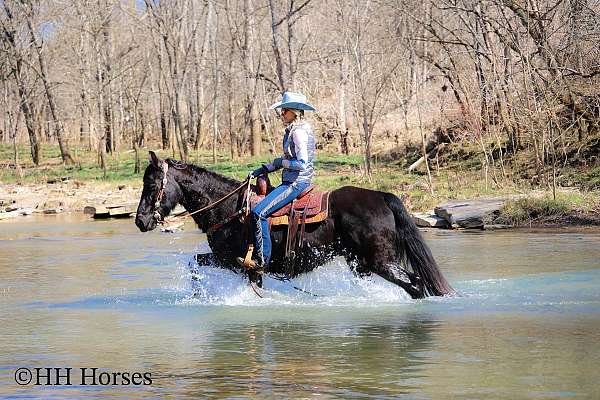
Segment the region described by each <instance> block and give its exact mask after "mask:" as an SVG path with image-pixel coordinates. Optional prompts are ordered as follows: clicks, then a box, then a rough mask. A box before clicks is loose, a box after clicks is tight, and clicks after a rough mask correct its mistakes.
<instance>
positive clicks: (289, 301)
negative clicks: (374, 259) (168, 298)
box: [177, 260, 413, 306]
mask: <svg viewBox="0 0 600 400" xmlns="http://www.w3.org/2000/svg"><path fill="white" fill-rule="evenodd" d="M187 265H188V267H187V271H186V270H185V269H183V268H181V266H180V275H179V278H178V281H179V282H181V283H183V282H184V281H185V280H186V279H187V282H189V289H190V296H188V297H187V298H185V299H183V300H180V301H178V302H177V303H178V304H184V305H193V304H198V305H226V306H265V305H269V306H271V305H325V306H377V305H383V304H388V305H389V304H398V303H411V302H413V301H412V300H411V299H410V297H409V296H408V294H407V293H406V292H405V291H404V290H402V289H401V288H400V287H398V286H396V285H394V284H392V283H390V282H387V281H385V280H384V279H383V278H380V277H379V276H376V275H373V276H369V277H364V278H359V277H357V276H355V275H354V274H353V273H352V272H351V271H350V269H349V268H348V266H347V265H346V263H345V262H343V261H342V260H334V261H333V262H331V263H328V264H326V265H324V266H322V267H320V268H317V269H316V270H314V271H312V272H309V273H307V274H304V275H301V276H299V277H296V278H294V279H291V280H285V281H281V280H278V279H276V278H274V277H271V276H269V275H265V276H264V277H263V288H262V289H258V292H259V294H260V295H261V296H262V298H261V297H259V296H258V295H257V294H256V293H254V290H253V289H252V288H251V287H250V285H249V284H248V281H247V279H245V278H244V277H243V276H242V275H239V274H236V273H234V272H232V271H229V270H225V269H221V268H216V267H214V266H210V265H197V264H196V263H195V261H189V260H188V262H187ZM181 279H182V280H181ZM184 284H185V283H184Z"/></svg>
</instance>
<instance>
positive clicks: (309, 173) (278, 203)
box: [237, 92, 315, 269]
mask: <svg viewBox="0 0 600 400" xmlns="http://www.w3.org/2000/svg"><path fill="white" fill-rule="evenodd" d="M270 108H271V109H281V120H282V121H283V123H284V125H285V130H284V133H283V156H282V157H278V158H276V159H274V160H273V162H271V163H269V164H264V165H263V166H261V167H260V168H257V169H256V170H254V171H253V172H252V173H250V174H249V175H248V178H249V179H252V178H256V177H258V176H260V175H262V174H264V173H267V172H273V171H276V170H278V169H280V168H283V172H282V177H281V185H279V186H277V187H276V188H275V189H273V191H272V192H271V193H269V194H268V195H267V196H265V198H264V199H262V200H261V201H260V202H259V203H258V204H257V205H256V206H255V207H254V208H253V209H252V211H251V221H252V222H251V226H252V230H253V233H254V245H255V249H256V255H255V257H253V260H252V261H250V265H249V267H250V268H259V269H266V268H267V266H268V264H269V260H270V258H271V234H270V232H269V222H268V220H267V218H268V217H269V216H270V215H271V214H272V213H274V212H275V211H277V210H279V209H280V208H282V207H283V206H285V205H286V204H288V203H291V202H292V200H294V199H295V198H296V197H298V195H300V194H301V193H302V192H303V191H304V190H305V189H306V188H308V187H309V186H310V184H311V181H312V178H313V175H314V170H313V160H314V155H315V135H314V133H313V128H312V126H311V125H310V124H309V123H308V121H306V120H305V119H304V111H305V110H308V111H314V110H315V108H314V107H313V106H311V105H310V104H308V103H307V102H306V96H304V95H303V94H301V93H294V92H285V93H284V94H283V97H282V99H281V101H280V102H277V103H275V104H273V105H272V106H271V107H270ZM237 262H238V263H240V264H242V265H243V263H244V259H243V258H242V257H238V258H237Z"/></svg>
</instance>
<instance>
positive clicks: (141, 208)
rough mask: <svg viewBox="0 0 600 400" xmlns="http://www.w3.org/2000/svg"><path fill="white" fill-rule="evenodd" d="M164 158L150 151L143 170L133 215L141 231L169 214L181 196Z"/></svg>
mask: <svg viewBox="0 0 600 400" xmlns="http://www.w3.org/2000/svg"><path fill="white" fill-rule="evenodd" d="M173 175H174V174H173V172H172V170H171V169H169V163H168V162H167V161H166V160H160V159H159V158H158V157H157V156H156V154H154V152H153V151H151V152H150V164H149V165H148V167H147V168H146V171H145V172H144V188H143V190H142V197H141V198H140V204H139V205H138V208H137V213H136V215H135V224H136V225H137V227H138V228H139V229H140V231H142V232H146V231H151V230H153V229H154V228H156V224H157V223H158V222H159V221H160V220H162V219H163V218H164V217H166V216H167V215H169V213H170V212H171V211H173V209H174V208H175V206H176V205H177V203H178V202H179V200H180V199H181V197H182V192H181V187H180V186H179V184H178V183H177V182H176V181H175V179H174V176H173Z"/></svg>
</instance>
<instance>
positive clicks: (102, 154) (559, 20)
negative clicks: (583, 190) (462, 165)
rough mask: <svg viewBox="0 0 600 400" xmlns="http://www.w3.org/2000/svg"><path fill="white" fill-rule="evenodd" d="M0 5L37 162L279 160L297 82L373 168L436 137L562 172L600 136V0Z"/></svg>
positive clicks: (7, 131) (14, 87)
mask: <svg viewBox="0 0 600 400" xmlns="http://www.w3.org/2000/svg"><path fill="white" fill-rule="evenodd" d="M0 5H1V6H0V7H1V11H0V21H1V27H0V66H1V68H0V87H1V90H2V92H1V96H0V98H1V100H0V104H1V107H2V109H3V111H4V112H3V113H2V114H1V117H2V121H0V141H2V142H4V143H7V144H10V143H12V144H14V145H15V146H16V145H17V144H19V143H29V146H30V149H31V157H32V160H33V162H34V163H35V164H38V163H40V161H41V160H40V144H41V143H43V142H52V143H58V144H59V146H60V150H61V155H62V159H63V162H64V163H72V162H73V161H74V156H73V154H72V152H71V151H70V147H71V148H72V147H73V146H74V145H78V146H81V145H83V146H86V147H88V148H89V149H92V150H93V151H97V152H98V160H99V162H100V163H101V164H105V163H106V157H107V153H110V152H119V151H123V150H125V149H134V150H135V151H136V154H137V153H138V152H139V149H140V148H142V147H146V146H149V145H150V143H151V144H152V146H160V145H162V147H163V148H165V149H170V151H171V152H172V153H173V154H174V155H175V156H176V157H178V158H181V159H184V160H187V159H193V156H194V154H196V152H198V151H199V150H200V149H204V150H212V151H213V154H214V157H216V155H217V154H228V155H229V156H230V157H232V158H234V159H235V158H237V157H240V156H246V155H250V154H252V155H258V154H261V153H267V152H268V151H272V150H273V149H274V148H276V147H277V146H278V144H279V140H280V133H279V130H280V129H281V126H280V123H279V122H278V121H277V119H276V115H275V114H274V112H273V111H268V109H267V108H268V105H269V104H271V103H272V102H274V101H276V100H278V98H279V96H280V94H281V93H282V91H284V90H287V89H289V90H296V91H301V92H303V93H305V94H306V95H308V96H309V99H310V101H311V103H313V104H315V106H316V107H317V108H318V112H316V113H314V114H312V115H310V118H311V119H312V120H313V122H314V124H315V125H316V127H317V131H318V135H319V137H318V139H319V145H320V146H322V147H323V148H325V149H327V150H329V151H331V152H335V153H343V154H349V153H356V154H362V155H363V156H364V166H365V171H366V172H367V173H370V171H371V169H372V164H371V160H372V159H373V157H374V155H378V154H383V153H385V152H393V151H394V149H401V148H403V146H406V145H407V144H411V143H412V145H413V146H417V148H418V149H420V150H419V151H421V152H422V153H427V152H428V151H430V148H429V147H427V142H428V140H429V138H430V137H431V136H432V133H433V132H437V136H438V137H440V136H444V137H449V138H450V140H452V141H456V140H468V141H470V142H471V143H474V144H477V146H479V148H480V151H481V155H482V160H483V161H482V168H495V169H503V168H504V166H505V165H506V164H507V163H511V162H514V161H507V160H516V159H517V158H518V157H514V156H515V155H516V154H519V152H523V153H524V154H525V152H526V153H527V154H528V157H529V158H530V159H531V162H532V163H535V165H537V166H538V167H539V168H545V167H546V166H548V165H552V166H556V165H560V164H561V163H566V162H568V161H569V159H572V158H575V157H577V156H578V155H579V154H580V153H581V152H582V151H583V152H584V151H585V149H586V148H590V144H589V143H590V140H591V138H596V139H595V140H596V144H597V142H598V139H597V137H598V135H599V134H600V85H599V83H600V1H598V0H552V1H541V0H483V1H474V0H439V1H430V0H422V1H413V0H162V1H159V0H77V1H75V0H45V1H39V0H0ZM591 148H593V146H592V147H591ZM597 148H598V146H597V147H596V149H597ZM596 151H597V150H596ZM138 159H139V157H138ZM425 159H426V158H425Z"/></svg>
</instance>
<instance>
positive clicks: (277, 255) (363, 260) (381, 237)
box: [135, 152, 454, 298]
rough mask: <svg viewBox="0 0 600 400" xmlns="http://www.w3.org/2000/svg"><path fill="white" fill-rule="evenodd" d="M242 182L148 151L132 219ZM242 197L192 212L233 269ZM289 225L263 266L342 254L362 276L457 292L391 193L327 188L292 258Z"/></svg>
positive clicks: (293, 272) (194, 202)
mask: <svg viewBox="0 0 600 400" xmlns="http://www.w3.org/2000/svg"><path fill="white" fill-rule="evenodd" d="M165 163H166V164H167V167H166V168H165V167H164V166H163V165H164V164H165ZM165 170H166V175H165V173H164V171H165ZM164 178H166V179H164ZM241 183H242V182H239V181H236V180H234V179H231V178H228V177H225V176H222V175H219V174H217V173H215V172H212V171H209V170H206V169H204V168H201V167H197V166H194V165H189V164H183V163H181V162H178V161H175V160H171V159H167V160H165V161H162V160H159V159H158V157H157V156H156V155H155V154H154V152H150V165H148V167H147V168H146V171H145V173H144V188H143V191H142V197H141V199H140V203H139V206H138V209H137V214H136V219H135V224H136V225H137V226H138V228H139V229H140V230H141V231H142V232H145V231H149V230H152V229H154V228H156V226H157V223H158V220H160V219H161V217H165V216H167V215H169V213H170V212H171V211H172V210H173V208H175V206H176V205H177V204H178V203H180V204H181V205H182V206H183V207H184V208H185V209H186V210H187V211H188V212H193V211H195V210H199V209H201V208H203V207H205V206H207V205H208V204H210V203H212V202H214V201H216V200H218V199H220V198H222V197H223V196H225V195H226V194H228V193H230V192H231V191H233V190H235V188H236V187H239V186H240V184H241ZM157 200H158V201H157ZM242 203H243V194H242V193H241V191H240V193H238V194H236V195H234V196H232V197H230V198H229V199H227V200H225V201H224V202H222V203H221V204H219V205H218V206H217V207H215V208H214V209H212V210H210V211H207V212H206V213H200V214H195V215H193V218H194V221H195V222H196V224H197V225H198V227H199V228H200V229H202V231H204V232H207V238H208V244H209V246H210V248H211V249H212V251H213V255H214V258H215V260H216V262H217V263H218V264H219V265H220V266H222V267H224V268H228V269H231V270H235V271H238V272H246V271H244V270H243V269H242V267H240V266H238V265H237V263H236V262H235V258H236V257H238V256H240V255H243V254H245V252H246V246H247V232H246V231H245V227H244V225H243V224H242V223H241V222H240V220H239V219H238V218H232V219H229V217H230V216H232V215H233V214H235V213H236V211H237V210H238V209H239V208H240V207H241V205H242ZM228 219H229V221H227V220H228ZM224 221H227V222H226V223H225V224H224V225H223V226H222V227H220V228H219V229H216V230H212V229H209V228H211V227H213V226H215V225H216V224H220V223H223V222H224ZM286 228H287V227H286V226H274V227H273V230H272V232H271V237H272V242H273V250H272V257H271V262H270V264H269V266H268V269H267V270H266V271H265V273H269V274H279V275H284V276H287V277H294V276H297V275H299V274H301V273H304V272H308V271H311V270H313V269H315V268H316V267H318V266H320V265H323V264H324V263H326V262H327V261H329V260H331V259H332V258H333V257H335V256H337V255H341V256H344V257H345V259H346V261H347V263H348V265H350V267H351V268H352V269H353V271H354V273H356V274H358V275H359V276H365V275H369V274H371V273H375V274H377V275H379V276H381V277H382V278H384V279H386V280H388V281H390V282H393V283H395V284H397V285H399V286H400V287H402V288H403V289H404V290H405V291H406V292H407V293H408V294H409V295H410V296H411V297H413V298H423V297H425V296H428V295H430V296H442V295H447V294H452V293H454V290H453V289H452V287H451V286H450V284H449V283H448V282H447V281H446V279H445V278H444V276H443V275H442V273H441V272H440V270H439V268H438V266H437V264H436V262H435V260H434V258H433V256H432V254H431V251H430V250H429V248H428V247H427V244H426V243H425V241H424V240H423V238H422V236H421V234H420V232H419V230H418V228H417V227H416V225H415V224H414V222H413V221H412V218H411V217H410V215H409V214H408V213H407V212H406V210H405V208H404V206H403V204H402V202H401V201H400V199H399V198H398V197H396V196H395V195H393V194H390V193H383V192H379V191H374V190H367V189H361V188H357V187H352V186H345V187H342V188H340V189H336V190H334V191H332V192H331V194H330V197H329V216H328V218H327V219H326V220H324V221H323V222H320V223H315V224H308V225H306V232H305V245H304V247H303V248H302V250H301V251H300V253H299V254H298V255H297V257H296V259H295V262H294V263H293V265H291V266H290V263H289V262H286V259H285V257H284V252H285V242H286V240H285V239H286V234H287V229H286ZM250 279H251V280H252V279H253V278H252V275H250Z"/></svg>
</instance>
